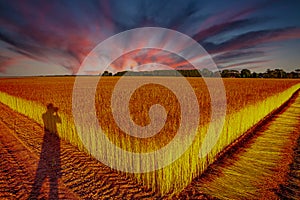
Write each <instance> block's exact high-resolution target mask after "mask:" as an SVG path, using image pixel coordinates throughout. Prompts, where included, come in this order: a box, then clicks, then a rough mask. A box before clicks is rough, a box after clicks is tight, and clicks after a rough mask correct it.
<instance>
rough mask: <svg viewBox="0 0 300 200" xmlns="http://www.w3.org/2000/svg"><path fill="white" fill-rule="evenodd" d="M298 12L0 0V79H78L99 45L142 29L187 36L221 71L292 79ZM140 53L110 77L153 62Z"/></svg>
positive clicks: (135, 0)
mask: <svg viewBox="0 0 300 200" xmlns="http://www.w3.org/2000/svg"><path fill="white" fill-rule="evenodd" d="M299 10H300V1H298V0H285V1H284V0H282V1H280V0H275V1H274V0H259V1H257V0H245V1H234V0H222V1H219V0H209V1H202V0H110V1H104V0H97V1H96V0H87V1H82V0H72V1H67V0H65V1H58V0H53V1H43V0H30V1H29V0H14V1H9V0H0V52H1V53H0V76H32V75H66V74H68V75H72V74H76V73H77V72H78V69H79V67H80V65H81V63H82V62H83V60H84V58H85V57H86V56H87V55H88V53H89V52H90V51H91V50H92V49H93V48H95V47H96V46H97V45H98V44H99V43H101V42H102V41H104V40H105V39H107V38H109V37H111V36H113V35H115V34H118V33H121V32H123V31H126V30H130V29H134V28H140V27H163V28H168V29H172V30H176V31H179V32H181V33H183V34H186V35H188V36H189V37H191V38H193V39H194V40H196V41H197V42H198V43H199V44H200V45H202V47H203V48H204V49H205V50H206V51H207V52H208V53H209V54H210V56H211V57H212V58H213V60H214V62H215V63H216V65H217V66H218V68H219V69H220V70H223V69H238V70H240V69H243V68H248V69H250V70H251V71H256V72H263V71H265V70H266V69H275V68H280V69H284V70H285V71H293V70H295V69H299V68H300V56H299V52H300V20H299V19H300V12H299ZM173 42H175V41H173ZM141 52H142V53H144V55H143V56H141ZM141 52H138V53H136V54H134V53H131V58H129V57H130V55H127V56H125V57H126V59H125V58H124V59H123V61H121V62H119V65H117V66H115V67H114V69H113V72H117V71H122V70H128V65H140V64H142V63H140V60H142V58H144V59H148V58H149V57H151V56H152V57H153V55H152V54H151V55H150V54H149V51H141ZM137 54H138V55H137ZM147 54H148V56H147ZM156 54H157V53H156ZM162 54H163V56H162V58H164V59H166V56H165V52H163V53H162ZM137 60H139V61H137ZM175 60H176V59H175ZM174 62H175V61H173V63H172V64H174ZM176 62H178V59H177V60H176ZM116 63H118V62H116ZM120 63H121V64H120ZM174 66H175V65H174ZM176 66H177V67H181V66H179V65H177V64H176ZM136 69H140V68H138V67H136ZM155 69H156V68H155V66H153V68H149V67H148V68H147V70H155ZM140 70H142V69H140Z"/></svg>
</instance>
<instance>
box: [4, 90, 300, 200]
mask: <svg viewBox="0 0 300 200" xmlns="http://www.w3.org/2000/svg"><path fill="white" fill-rule="evenodd" d="M0 110H1V113H0V199H28V198H32V199H36V198H38V199H48V198H51V195H52V194H51V192H50V191H51V188H52V185H53V182H55V181H57V189H58V191H57V192H58V193H57V198H60V199H167V198H169V197H168V196H165V197H160V196H158V195H156V194H155V193H154V192H153V191H150V190H149V189H147V188H145V187H144V186H142V185H141V184H138V183H137V182H136V181H135V180H134V179H132V178H130V177H126V176H125V175H124V174H122V173H118V172H116V171H114V170H112V169H110V168H109V167H107V166H105V165H103V164H101V163H100V162H98V161H97V160H95V159H93V158H91V157H90V156H88V155H87V154H86V153H84V152H81V151H79V150H78V149H77V148H76V147H74V146H72V145H70V144H69V143H67V142H66V141H63V140H60V141H59V151H60V156H59V162H60V164H59V165H60V168H59V170H58V171H59V172H57V174H59V176H57V180H55V181H53V180H51V179H49V178H47V179H45V181H43V182H39V180H38V179H39V178H41V177H39V176H37V174H41V172H42V174H43V173H45V174H51V173H52V172H53V163H52V161H51V159H47V157H50V158H51V149H53V147H52V146H51V145H50V144H51V142H50V143H48V145H49V146H48V147H47V146H46V148H49V153H48V155H47V151H46V155H43V156H44V157H45V160H46V161H45V162H41V159H40V158H41V156H42V153H43V151H42V146H43V144H45V141H44V140H45V135H46V134H45V132H44V129H43V127H42V126H41V125H39V124H38V123H36V122H34V121H33V120H31V119H29V118H27V117H25V116H23V115H21V114H19V113H17V112H14V111H13V110H11V109H10V108H9V107H7V106H5V105H3V104H0ZM299 113H300V96H299V93H298V95H297V96H294V97H293V99H292V100H291V101H290V103H289V104H287V105H286V106H285V108H284V109H283V110H281V112H279V113H276V114H274V116H273V117H272V118H268V120H267V121H266V122H265V123H263V125H262V126H260V130H257V129H255V130H254V133H253V134H252V137H251V138H249V139H247V140H246V141H244V140H243V142H242V144H241V145H239V146H238V147H239V148H238V149H237V150H236V151H234V152H232V154H224V155H223V156H222V157H221V158H220V160H219V161H217V162H216V163H214V164H213V165H212V166H211V167H209V168H208V170H207V171H206V173H205V174H204V175H203V176H201V177H199V178H197V179H195V180H194V181H193V182H192V183H191V184H190V185H189V186H188V187H187V188H186V189H184V190H183V191H182V192H181V193H180V194H178V195H175V196H173V199H211V198H220V199H259V198H268V199H270V198H273V199H278V198H291V199H292V198H294V199H297V198H299V196H298V195H299V192H297V191H299V187H300V179H299V169H300V167H299V166H300V164H299V161H300V160H299V148H300V145H299V139H298V146H297V138H298V137H299V133H300V130H299V126H300V116H299ZM46 138H47V140H50V141H52V140H53V141H55V140H56V138H55V136H51V135H50V136H48V137H46ZM293 147H297V148H296V149H293ZM233 153H234V154H233ZM116 159H117V158H116ZM40 163H42V164H40ZM290 163H291V164H290ZM289 164H290V165H289ZM54 169H55V170H57V169H56V168H54ZM54 173H55V174H56V171H54ZM37 180H38V181H37ZM35 182H37V183H39V184H40V185H39V187H41V188H40V189H39V190H40V191H39V190H38V191H39V192H37V191H35V190H33V188H34V185H35Z"/></svg>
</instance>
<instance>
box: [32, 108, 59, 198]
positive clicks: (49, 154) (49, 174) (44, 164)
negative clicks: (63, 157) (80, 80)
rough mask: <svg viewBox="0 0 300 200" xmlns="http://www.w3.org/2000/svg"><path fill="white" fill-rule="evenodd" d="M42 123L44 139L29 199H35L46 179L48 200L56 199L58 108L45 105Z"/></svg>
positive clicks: (57, 177)
mask: <svg viewBox="0 0 300 200" xmlns="http://www.w3.org/2000/svg"><path fill="white" fill-rule="evenodd" d="M42 118H43V122H44V137H43V144H42V149H41V154H40V160H39V164H38V168H37V171H36V175H35V180H34V184H33V186H32V190H31V194H30V196H29V199H37V198H38V196H39V193H40V190H41V187H42V185H43V182H44V181H45V179H46V178H49V182H50V191H49V199H58V179H59V178H60V177H61V167H60V139H59V137H58V135H57V123H61V118H60V117H59V115H58V108H57V107H54V106H53V104H52V103H50V104H48V105H47V111H46V112H45V113H44V114H43V115H42Z"/></svg>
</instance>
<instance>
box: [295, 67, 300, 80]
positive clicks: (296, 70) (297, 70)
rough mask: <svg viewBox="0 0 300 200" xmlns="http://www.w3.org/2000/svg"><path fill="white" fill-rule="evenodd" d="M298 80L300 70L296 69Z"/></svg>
mask: <svg viewBox="0 0 300 200" xmlns="http://www.w3.org/2000/svg"><path fill="white" fill-rule="evenodd" d="M295 73H296V78H300V69H295Z"/></svg>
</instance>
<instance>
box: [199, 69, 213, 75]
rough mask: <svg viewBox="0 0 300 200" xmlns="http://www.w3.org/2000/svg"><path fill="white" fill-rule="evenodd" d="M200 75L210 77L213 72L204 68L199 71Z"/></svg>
mask: <svg viewBox="0 0 300 200" xmlns="http://www.w3.org/2000/svg"><path fill="white" fill-rule="evenodd" d="M201 75H202V76H203V77H212V76H213V72H212V71H210V70H208V69H206V68H204V69H203V70H202V71H201Z"/></svg>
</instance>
